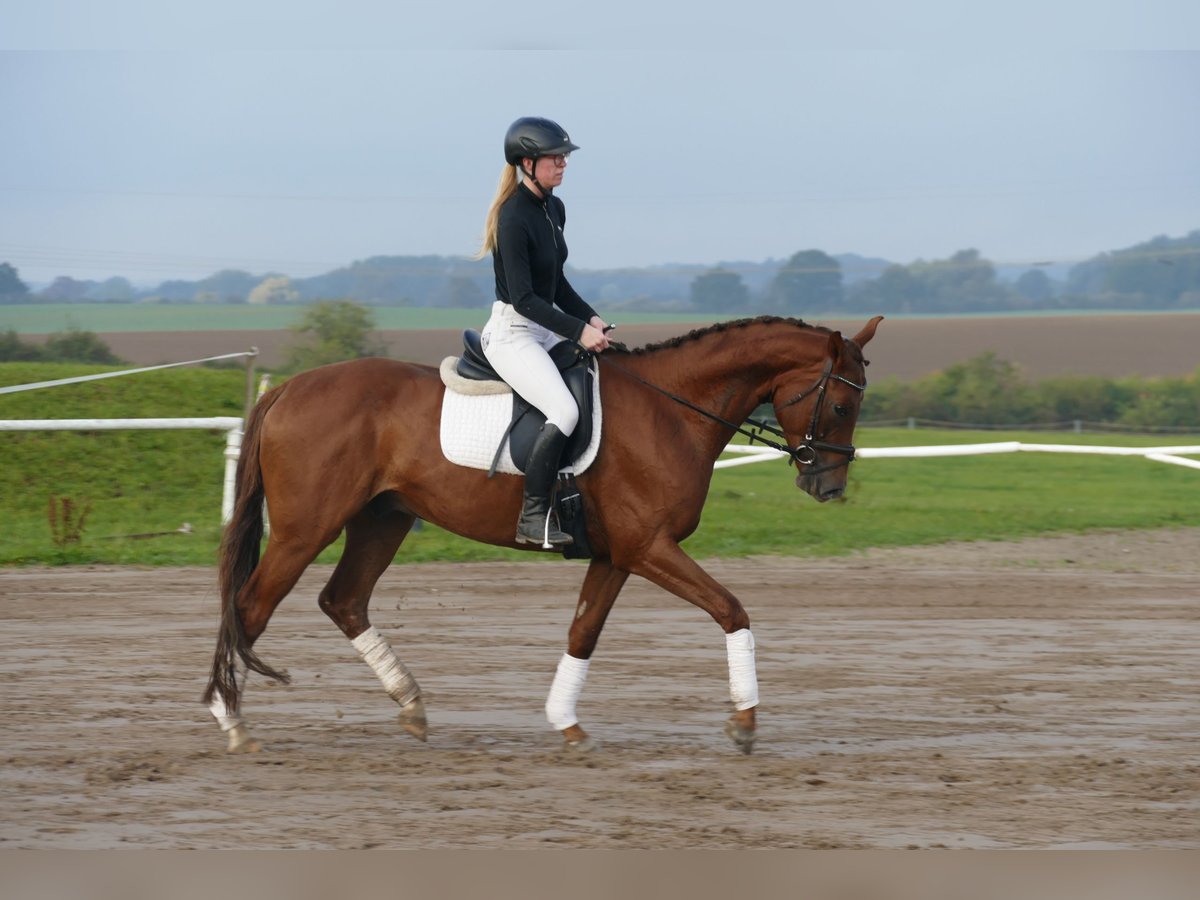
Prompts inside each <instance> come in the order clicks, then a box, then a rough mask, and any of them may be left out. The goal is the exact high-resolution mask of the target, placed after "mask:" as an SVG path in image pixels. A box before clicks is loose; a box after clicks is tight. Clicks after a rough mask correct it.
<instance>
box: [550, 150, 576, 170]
mask: <svg viewBox="0 0 1200 900" xmlns="http://www.w3.org/2000/svg"><path fill="white" fill-rule="evenodd" d="M545 158H546V159H548V160H550V161H551V162H552V163H554V164H555V165H556V166H559V167H560V168H561V167H562V166H565V165H566V164H567V160H568V159H570V158H571V154H570V153H569V152H568V153H557V154H555V155H554V156H547V157H545Z"/></svg>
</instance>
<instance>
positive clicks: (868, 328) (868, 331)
mask: <svg viewBox="0 0 1200 900" xmlns="http://www.w3.org/2000/svg"><path fill="white" fill-rule="evenodd" d="M882 321H883V316H876V317H875V318H873V319H872V320H871V321H870V322H868V323H867V324H866V325H864V326H863V329H862V331H860V332H859V333H858V334H856V335H855V336H854V343H856V344H858V346H859V347H863V346H866V343H867V341H869V340H871V338H873V337H875V329H876V328H877V327H879V323H880V322H882Z"/></svg>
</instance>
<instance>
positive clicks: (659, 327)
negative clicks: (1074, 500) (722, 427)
mask: <svg viewBox="0 0 1200 900" xmlns="http://www.w3.org/2000/svg"><path fill="white" fill-rule="evenodd" d="M301 311H302V310H301V308H299V307H278V306H267V307H249V306H192V305H177V306H161V305H153V304H150V305H144V306H139V305H136V304H132V305H128V304H61V305H46V306H0V330H3V329H5V328H14V329H16V330H17V331H18V332H19V333H21V334H23V335H28V336H31V337H33V339H34V340H39V339H40V336H43V335H45V334H47V333H49V332H53V331H58V330H61V329H63V328H65V327H68V326H69V325H73V326H75V327H77V328H84V329H86V330H89V331H95V332H96V333H98V334H99V335H100V336H101V337H102V338H103V339H104V340H105V341H106V342H107V343H108V345H109V346H110V347H112V349H113V351H114V352H115V353H116V354H117V355H118V356H120V357H122V358H123V359H127V360H129V361H130V362H132V363H135V364H138V365H150V364H153V363H160V362H173V361H179V360H185V359H197V358H200V357H206V356H215V355H218V354H222V353H232V352H236V351H240V350H245V349H247V348H249V347H251V346H256V347H258V348H259V351H260V356H259V360H258V364H259V365H260V366H261V367H265V368H268V369H269V368H272V367H275V366H278V365H280V364H281V363H282V362H283V360H284V358H285V356H286V350H287V347H288V345H289V344H290V343H292V342H294V341H295V340H296V335H295V334H294V333H293V332H291V331H290V330H288V328H289V326H290V325H292V324H294V323H295V321H296V319H297V318H298V316H299V315H300V313H301ZM374 313H375V316H376V323H377V326H378V329H379V331H380V336H381V337H382V338H383V341H384V343H385V344H386V346H387V349H388V355H389V356H391V357H392V358H393V359H406V360H411V361H413V362H419V363H426V364H431V365H435V364H437V363H438V362H440V361H441V359H442V358H443V357H444V356H446V355H448V354H452V353H456V352H458V350H459V348H460V347H461V346H462V338H461V333H462V330H463V329H464V328H480V327H482V326H483V323H484V322H485V321H486V320H487V310H484V309H479V310H470V309H463V310H451V309H400V308H395V307H379V308H376V309H375V310H374ZM720 318H722V317H717V316H708V317H704V316H702V315H695V314H692V315H683V314H677V315H667V314H652V313H643V314H637V313H625V312H621V313H614V314H613V315H612V316H611V319H612V320H613V321H616V322H617V323H618V325H619V327H618V329H617V333H616V337H617V338H618V339H619V340H623V341H625V342H626V343H628V344H629V345H630V346H633V347H637V346H642V345H644V344H647V343H651V342H653V341H659V340H663V339H665V338H669V337H672V336H675V335H678V334H683V333H685V332H687V331H689V330H690V329H692V328H695V327H699V326H701V325H705V324H709V323H711V322H713V321H716V320H718V319H720ZM725 318H727V317H725ZM809 318H810V321H812V322H814V323H815V324H821V325H828V326H830V327H832V328H837V329H840V330H841V331H842V332H843V333H844V334H847V335H852V334H854V333H855V332H857V330H858V329H859V328H861V327H862V325H863V324H864V322H865V321H866V319H867V318H868V317H867V316H865V315H864V316H855V317H852V318H833V317H821V316H812V317H809ZM988 352H990V353H994V354H995V355H996V356H997V357H998V358H1000V359H1003V360H1007V361H1008V362H1012V363H1015V364H1016V365H1017V366H1019V367H1020V368H1021V370H1022V371H1023V373H1024V374H1025V375H1026V377H1027V378H1030V379H1033V380H1036V379H1040V378H1047V377H1052V376H1058V375H1093V376H1099V377H1104V378H1125V377H1147V378H1150V377H1164V376H1171V377H1183V376H1187V375H1190V374H1192V373H1193V372H1195V371H1196V369H1197V368H1198V367H1200V312H1193V313H1092V314H1089V313H1077V314H1072V315H1053V316H1052V315H1031V316H1012V315H1005V316H952V317H945V318H924V317H891V316H889V317H888V318H887V320H886V321H885V322H884V323H883V324H882V325H881V326H880V328H879V331H878V333H877V335H876V337H875V340H874V341H873V342H872V343H871V345H870V348H869V350H868V353H867V356H868V358H869V359H870V360H871V369H870V371H869V375H870V377H871V379H872V380H875V379H882V378H897V379H900V380H901V381H910V380H915V379H917V378H920V377H922V376H924V375H928V374H930V373H931V372H935V371H939V370H942V369H945V368H946V367H947V366H949V365H953V364H955V363H959V362H964V361H966V360H968V359H972V358H974V357H977V356H979V355H980V354H982V353H988Z"/></svg>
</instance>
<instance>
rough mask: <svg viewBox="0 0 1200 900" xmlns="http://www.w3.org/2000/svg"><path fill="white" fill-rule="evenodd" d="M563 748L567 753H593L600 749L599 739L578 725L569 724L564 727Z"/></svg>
mask: <svg viewBox="0 0 1200 900" xmlns="http://www.w3.org/2000/svg"><path fill="white" fill-rule="evenodd" d="M562 735H563V750H564V751H566V752H567V753H592V752H594V751H596V750H599V749H600V744H599V742H598V741H594V740H592V738H591V736H590V735H589V734H588V733H587V732H586V731H584V730H583V729H582V728H580V727H579V726H578V725H569V726H567V727H566V728H564V729H563V733H562Z"/></svg>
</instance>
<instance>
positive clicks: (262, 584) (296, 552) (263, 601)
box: [209, 532, 336, 753]
mask: <svg viewBox="0 0 1200 900" xmlns="http://www.w3.org/2000/svg"><path fill="white" fill-rule="evenodd" d="M277 534H278V532H273V533H272V538H271V540H270V541H268V543H267V549H266V551H265V552H264V553H263V556H262V559H261V560H260V561H259V563H258V566H257V567H256V568H255V570H254V572H253V574H252V575H251V576H250V579H249V581H247V582H246V586H245V587H244V588H243V589H242V590H241V592H240V593H239V594H238V598H237V614H238V618H239V619H240V621H241V624H242V628H243V630H244V632H245V637H246V644H247V646H248V647H252V646H253V645H254V642H255V641H257V640H258V638H259V637H261V636H262V633H263V632H264V631H265V630H266V628H267V622H268V621H269V620H270V618H271V614H272V613H273V612H275V608H276V607H277V606H279V604H280V603H281V602H282V601H283V598H284V597H286V596H287V595H288V593H289V592H290V591H291V590H292V588H293V587H295V586H296V582H297V581H299V580H300V576H301V575H302V574H303V573H304V570H305V569H306V568H307V567H308V565H309V563H311V562H312V561H313V560H314V559H316V558H317V554H318V553H320V552H321V550H322V549H323V548H324V547H325V546H326V544H328V543H329V541H328V540H327V541H325V542H324V543H311V544H296V543H284V542H282V541H280V540H278V539H277V538H276V536H275V535H277ZM335 536H336V535H335ZM330 540H332V539H330ZM245 676H246V672H245V667H244V666H242V665H240V664H239V665H238V667H237V675H236V676H235V677H236V678H237V679H238V682H239V683H240V684H242V685H244V684H245ZM240 700H241V697H240V693H239V697H238V702H237V703H236V706H235V707H232V708H231V706H230V705H228V704H227V703H226V700H225V698H223V697H222V696H221V694H220V692H219V691H218V692H217V693H216V694H215V695H214V697H213V701H212V704H211V705H210V706H209V710H210V711H211V712H212V714H213V716H214V717H215V718H216V720H217V724H218V725H219V726H220V727H221V730H222V731H224V732H225V733H226V734H227V735H228V737H229V745H228V748H227V749H228V751H229V752H230V753H247V752H255V751H258V750H260V749H262V745H261V744H259V742H258V741H256V740H254V739H253V738H252V737H251V736H250V732H249V729H248V728H247V726H246V722H245V719H243V718H242V715H241V712H240V707H241V703H240Z"/></svg>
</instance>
